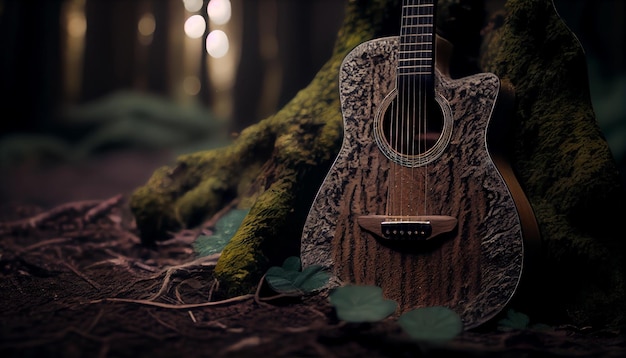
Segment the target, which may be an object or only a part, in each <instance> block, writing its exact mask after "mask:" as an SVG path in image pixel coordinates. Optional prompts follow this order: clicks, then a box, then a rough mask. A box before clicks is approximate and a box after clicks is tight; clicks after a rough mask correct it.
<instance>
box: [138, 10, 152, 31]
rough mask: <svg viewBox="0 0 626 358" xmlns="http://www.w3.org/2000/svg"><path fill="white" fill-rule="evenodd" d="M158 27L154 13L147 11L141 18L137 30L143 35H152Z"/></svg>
mask: <svg viewBox="0 0 626 358" xmlns="http://www.w3.org/2000/svg"><path fill="white" fill-rule="evenodd" d="M155 29H156V22H155V20H154V15H152V13H149V12H148V13H145V14H143V16H142V17H141V19H139V23H138V24H137V30H138V31H139V33H140V34H141V35H143V36H150V35H152V34H153V33H154V30H155Z"/></svg>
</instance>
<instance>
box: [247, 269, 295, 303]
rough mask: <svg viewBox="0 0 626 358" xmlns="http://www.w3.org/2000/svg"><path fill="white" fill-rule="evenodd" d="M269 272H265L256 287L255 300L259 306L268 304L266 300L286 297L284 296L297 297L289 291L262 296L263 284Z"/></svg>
mask: <svg viewBox="0 0 626 358" xmlns="http://www.w3.org/2000/svg"><path fill="white" fill-rule="evenodd" d="M266 275H267V274H264V275H263V277H261V280H259V284H258V285H257V287H256V291H255V292H254V302H256V303H257V304H258V305H259V306H261V305H264V304H265V305H267V303H265V301H272V300H276V299H279V298H284V297H295V296H294V295H290V294H287V293H278V294H276V295H274V296H269V297H261V287H262V286H263V282H264V280H265V276H266Z"/></svg>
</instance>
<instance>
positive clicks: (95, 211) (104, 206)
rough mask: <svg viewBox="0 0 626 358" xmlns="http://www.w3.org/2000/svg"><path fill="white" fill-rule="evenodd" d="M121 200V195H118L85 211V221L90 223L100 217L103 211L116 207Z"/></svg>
mask: <svg viewBox="0 0 626 358" xmlns="http://www.w3.org/2000/svg"><path fill="white" fill-rule="evenodd" d="M122 198H123V196H122V194H118V195H116V196H114V197H112V198H109V199H107V200H105V201H102V202H100V203H99V204H98V205H96V206H94V207H93V208H91V209H89V211H87V214H85V221H86V222H90V221H91V220H93V219H94V218H95V217H96V216H98V215H101V214H102V213H104V212H105V211H107V210H109V209H110V208H112V207H113V206H115V205H117V204H118V203H119V202H120V201H121V200H122Z"/></svg>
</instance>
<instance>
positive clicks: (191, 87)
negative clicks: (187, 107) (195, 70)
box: [183, 76, 202, 96]
mask: <svg viewBox="0 0 626 358" xmlns="http://www.w3.org/2000/svg"><path fill="white" fill-rule="evenodd" d="M201 87H202V85H201V84H200V79H199V78H198V77H196V76H187V77H185V79H184V80H183V90H184V91H185V93H187V94H188V95H190V96H195V95H197V94H198V93H199V92H200V88H201Z"/></svg>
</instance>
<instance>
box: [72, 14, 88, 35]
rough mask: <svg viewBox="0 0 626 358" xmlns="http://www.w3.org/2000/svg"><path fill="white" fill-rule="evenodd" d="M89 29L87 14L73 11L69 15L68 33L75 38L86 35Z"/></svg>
mask: <svg viewBox="0 0 626 358" xmlns="http://www.w3.org/2000/svg"><path fill="white" fill-rule="evenodd" d="M86 31H87V20H85V15H84V14H83V13H81V12H72V13H70V14H69V16H68V21H67V33H68V34H69V35H70V36H71V37H74V38H81V37H83V36H85V32H86Z"/></svg>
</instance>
